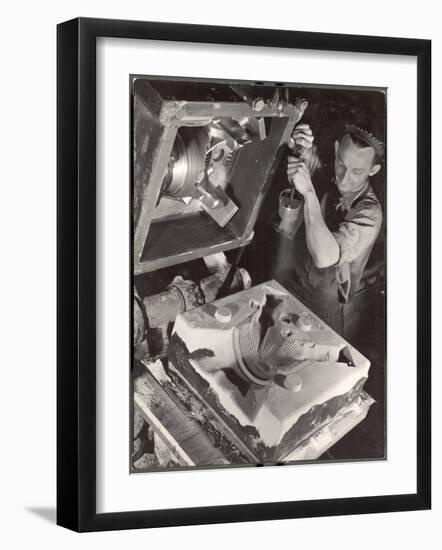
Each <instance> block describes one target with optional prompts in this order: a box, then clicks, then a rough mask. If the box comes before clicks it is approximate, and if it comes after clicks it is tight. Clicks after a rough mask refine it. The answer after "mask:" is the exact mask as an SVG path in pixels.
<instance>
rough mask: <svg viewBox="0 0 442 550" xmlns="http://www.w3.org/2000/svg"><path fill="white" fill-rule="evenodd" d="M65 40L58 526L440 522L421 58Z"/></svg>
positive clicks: (198, 29)
mask: <svg viewBox="0 0 442 550" xmlns="http://www.w3.org/2000/svg"><path fill="white" fill-rule="evenodd" d="M57 33H58V34H57V39H58V60H57V70H58V79H57V82H58V85H57V86H58V90H57V91H58V104H57V112H58V126H57V132H58V152H57V156H58V168H57V170H58V171H57V175H58V277H57V281H58V283H57V284H58V351H57V354H58V355H57V362H58V383H57V414H58V420H57V426H58V429H57V435H58V444H57V452H58V457H57V464H58V468H57V523H58V524H59V525H62V526H64V527H67V528H70V529H73V530H76V531H100V530H110V529H129V528H141V527H160V526H173V525H189V524H207V523H222V522H238V521H253V520H266V519H267V520H269V519H283V518H297V517H315V516H324V515H342V514H355V513H375V512H389V511H402V510H418V509H428V508H430V506H431V481H430V480H431V444H430V434H431V424H430V420H431V418H430V410H431V402H430V389H431V385H430V383H431V373H430V368H431V357H430V349H431V342H430V333H431V331H430V303H431V301H430V298H431V297H430V205H431V196H430V187H431V186H430V183H431V181H430V176H431V172H430V162H431V157H430V151H431V143H430V140H431V93H430V89H431V86H430V83H431V42H430V41H428V40H416V39H407V38H387V37H374V36H350V35H333V34H322V33H305V32H295V31H276V30H269V29H252V28H236V27H229V28H226V27H217V26H200V25H182V24H169V23H167V24H165V23H157V22H155V23H153V22H137V21H115V20H104V19H83V18H80V19H75V20H72V21H68V22H65V23H62V24H60V25H59V26H58V29H57Z"/></svg>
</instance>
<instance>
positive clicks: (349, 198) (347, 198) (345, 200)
mask: <svg viewBox="0 0 442 550" xmlns="http://www.w3.org/2000/svg"><path fill="white" fill-rule="evenodd" d="M368 187H369V182H368V178H367V181H366V183H365V185H364V187H363V188H362V189H361V190H360V191H358V192H357V193H349V194H346V195H339V196H338V202H337V203H336V210H339V209H340V208H344V209H345V210H346V211H347V212H348V211H349V210H350V208H351V207H352V205H353V203H354V202H355V200H356V199H358V198H359V197H360V196H361V195H363V194H364V193H366V192H367V190H368Z"/></svg>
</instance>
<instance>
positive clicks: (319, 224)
mask: <svg viewBox="0 0 442 550" xmlns="http://www.w3.org/2000/svg"><path fill="white" fill-rule="evenodd" d="M304 220H305V233H306V240H307V248H308V250H309V252H310V254H311V256H312V258H313V262H314V264H315V265H316V267H320V268H324V267H329V266H331V265H333V264H335V263H336V262H337V261H338V260H339V246H338V243H337V242H336V239H335V238H334V236H333V234H332V233H331V232H330V231H329V229H328V227H327V225H326V224H325V221H324V218H323V217H322V212H321V206H320V204H319V200H318V197H317V195H316V193H315V191H314V189H312V190H311V191H307V192H306V193H305V194H304Z"/></svg>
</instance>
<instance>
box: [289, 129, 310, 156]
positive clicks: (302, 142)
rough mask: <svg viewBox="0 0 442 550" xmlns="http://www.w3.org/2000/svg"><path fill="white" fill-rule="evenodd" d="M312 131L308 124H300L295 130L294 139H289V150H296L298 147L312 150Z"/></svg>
mask: <svg viewBox="0 0 442 550" xmlns="http://www.w3.org/2000/svg"><path fill="white" fill-rule="evenodd" d="M314 139H315V138H314V137H313V133H312V130H311V128H310V126H309V125H308V124H298V125H297V126H296V128H295V129H294V130H293V133H292V137H291V138H290V139H289V143H288V145H289V148H290V149H292V150H294V149H295V148H296V146H300V147H304V148H305V149H311V148H312V145H313V140H314Z"/></svg>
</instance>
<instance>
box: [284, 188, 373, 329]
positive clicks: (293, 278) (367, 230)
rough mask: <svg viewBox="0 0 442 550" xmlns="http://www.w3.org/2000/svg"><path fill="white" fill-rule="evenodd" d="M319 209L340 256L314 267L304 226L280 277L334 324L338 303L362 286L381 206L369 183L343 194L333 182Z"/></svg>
mask: <svg viewBox="0 0 442 550" xmlns="http://www.w3.org/2000/svg"><path fill="white" fill-rule="evenodd" d="M321 210H322V215H323V217H324V220H325V222H326V224H327V227H328V229H329V230H330V231H331V232H332V233H333V235H334V237H335V239H336V241H337V243H338V245H339V260H338V261H337V262H336V264H335V265H333V266H330V267H327V268H324V269H320V268H317V267H316V266H315V265H314V263H313V260H312V257H311V255H310V253H309V251H308V249H307V244H306V236H305V227H304V225H303V226H302V229H301V230H299V231H298V233H297V235H296V236H295V239H294V242H292V243H291V245H290V246H291V247H292V250H291V252H292V254H293V261H292V262H291V264H292V265H291V268H290V269H289V270H288V271H286V272H285V273H281V276H280V277H278V278H279V280H280V282H282V284H284V285H285V286H286V288H287V289H288V290H290V291H291V292H293V293H294V294H296V295H297V296H298V297H299V299H300V300H301V301H303V302H304V303H305V305H307V306H308V307H310V308H311V309H312V310H313V311H314V312H315V313H316V314H317V315H319V316H320V317H322V318H323V320H324V321H325V322H327V323H328V324H330V325H331V326H332V327H333V328H336V326H337V325H339V320H338V319H337V318H338V317H339V316H340V315H341V313H340V308H339V305H340V304H341V303H347V302H349V301H350V300H351V298H352V297H353V295H354V293H355V292H356V291H357V290H358V288H359V286H360V282H361V278H362V275H363V273H364V270H365V266H366V264H367V261H368V258H369V256H370V253H371V250H372V248H373V245H374V243H375V241H376V238H377V236H378V234H379V231H380V228H381V225H382V208H381V204H380V202H379V200H378V199H377V197H376V195H375V193H374V192H373V189H372V188H371V186H370V184H369V183H367V185H366V187H365V188H364V189H363V190H362V191H361V192H360V193H358V194H357V195H355V196H350V197H346V198H345V197H342V196H340V195H339V193H338V190H337V188H336V187H335V186H334V187H333V189H332V190H331V191H329V192H327V193H326V194H325V195H324V197H323V199H322V200H321ZM286 240H288V239H286ZM285 246H288V245H287V243H286V244H285Z"/></svg>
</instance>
